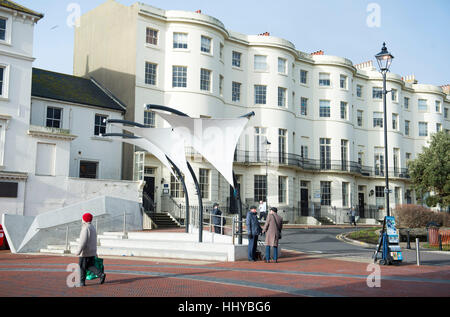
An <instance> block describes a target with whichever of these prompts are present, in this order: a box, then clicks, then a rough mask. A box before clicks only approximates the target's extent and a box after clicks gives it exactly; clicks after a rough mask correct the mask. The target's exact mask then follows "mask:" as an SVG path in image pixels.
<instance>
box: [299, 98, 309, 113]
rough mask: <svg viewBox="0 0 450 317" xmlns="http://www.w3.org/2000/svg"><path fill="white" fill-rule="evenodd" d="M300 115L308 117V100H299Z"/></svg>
mask: <svg viewBox="0 0 450 317" xmlns="http://www.w3.org/2000/svg"><path fill="white" fill-rule="evenodd" d="M300 114H301V115H302V116H306V115H308V99H307V98H303V97H302V98H301V99H300Z"/></svg>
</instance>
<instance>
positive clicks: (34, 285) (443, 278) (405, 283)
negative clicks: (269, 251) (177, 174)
mask: <svg viewBox="0 0 450 317" xmlns="http://www.w3.org/2000/svg"><path fill="white" fill-rule="evenodd" d="M77 262H78V259H77V258H76V257H71V256H47V255H42V254H37V255H20V254H11V253H9V252H6V251H1V252H0V296H1V297H24V296H26V297H62V296H64V297H179V298H181V297H190V298H192V297H220V298H231V297H258V298H261V297H268V298H270V297H292V296H295V297H303V296H308V297H309V296H314V297H335V296H339V297H340V296H345V297H347V296H351V297H389V296H401V297H411V296H421V297H422V296H433V297H435V296H439V297H442V296H445V297H448V296H450V267H449V266H420V267H418V266H416V265H411V264H401V265H399V266H381V267H380V268H381V287H379V288H378V287H375V288H370V287H368V286H367V276H368V275H369V274H370V273H371V272H372V271H370V272H369V271H367V263H360V262H353V261H349V260H345V259H344V260H343V259H339V260H337V259H329V258H323V257H316V256H311V255H306V254H301V253H294V252H288V251H283V257H282V258H281V259H279V263H265V262H247V261H238V262H214V263H213V262H205V261H174V260H165V259H143V258H120V257H104V264H105V270H106V273H107V279H106V282H105V284H103V285H99V284H98V280H95V281H87V285H88V286H87V287H85V288H69V287H67V285H66V278H67V277H68V275H69V274H70V272H66V268H67V265H68V264H70V263H77Z"/></svg>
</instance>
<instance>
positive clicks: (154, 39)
mask: <svg viewBox="0 0 450 317" xmlns="http://www.w3.org/2000/svg"><path fill="white" fill-rule="evenodd" d="M147 44H153V45H158V31H157V30H154V29H151V28H147Z"/></svg>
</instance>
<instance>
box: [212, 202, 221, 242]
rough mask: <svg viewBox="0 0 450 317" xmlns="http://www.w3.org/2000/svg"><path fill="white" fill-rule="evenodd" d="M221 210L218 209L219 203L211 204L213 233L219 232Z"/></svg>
mask: <svg viewBox="0 0 450 317" xmlns="http://www.w3.org/2000/svg"><path fill="white" fill-rule="evenodd" d="M221 216H222V211H220V209H219V204H218V203H215V204H214V205H213V210H212V212H211V217H212V219H211V220H212V223H213V225H214V233H219V234H220V233H221V226H222V224H221V222H222V221H221V220H222V217H221Z"/></svg>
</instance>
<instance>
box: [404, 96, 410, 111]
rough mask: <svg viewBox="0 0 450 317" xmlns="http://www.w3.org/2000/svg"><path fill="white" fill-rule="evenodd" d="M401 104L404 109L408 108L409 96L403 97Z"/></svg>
mask: <svg viewBox="0 0 450 317" xmlns="http://www.w3.org/2000/svg"><path fill="white" fill-rule="evenodd" d="M403 106H404V107H405V109H409V98H408V97H405V98H403Z"/></svg>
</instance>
